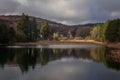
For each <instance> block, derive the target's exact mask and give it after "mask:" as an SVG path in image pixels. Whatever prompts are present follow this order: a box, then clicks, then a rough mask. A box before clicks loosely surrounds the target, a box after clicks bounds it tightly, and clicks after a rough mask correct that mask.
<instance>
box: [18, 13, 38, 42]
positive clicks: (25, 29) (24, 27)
mask: <svg viewBox="0 0 120 80" xmlns="http://www.w3.org/2000/svg"><path fill="white" fill-rule="evenodd" d="M37 37H38V29H37V23H36V20H35V18H29V16H28V15H25V14H23V15H22V16H21V18H20V20H19V22H18V25H17V41H35V40H37Z"/></svg>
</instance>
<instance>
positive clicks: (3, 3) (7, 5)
mask: <svg viewBox="0 0 120 80" xmlns="http://www.w3.org/2000/svg"><path fill="white" fill-rule="evenodd" d="M19 6H20V4H19V3H18V2H16V1H15V0H0V14H13V13H15V12H17V9H18V7H19Z"/></svg>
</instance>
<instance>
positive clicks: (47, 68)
mask: <svg viewBox="0 0 120 80" xmlns="http://www.w3.org/2000/svg"><path fill="white" fill-rule="evenodd" d="M0 80H120V50H117V49H108V48H106V47H104V46H100V45H94V44H80V45H76V44H66V45H62V44H61V45H44V46H42V45H38V46H6V47H4V48H0Z"/></svg>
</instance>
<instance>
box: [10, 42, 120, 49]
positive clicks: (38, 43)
mask: <svg viewBox="0 0 120 80" xmlns="http://www.w3.org/2000/svg"><path fill="white" fill-rule="evenodd" d="M85 43H89V44H98V45H103V46H106V47H109V48H116V49H120V42H114V43H106V42H99V41H95V40H59V41H57V40H41V41H36V42H25V43H14V44H12V45H20V46H25V45H28V46H29V45H50V44H85Z"/></svg>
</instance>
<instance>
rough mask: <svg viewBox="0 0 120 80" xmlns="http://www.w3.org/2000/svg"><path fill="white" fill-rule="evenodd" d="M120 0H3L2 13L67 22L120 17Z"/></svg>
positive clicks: (0, 7) (0, 5) (94, 20)
mask: <svg viewBox="0 0 120 80" xmlns="http://www.w3.org/2000/svg"><path fill="white" fill-rule="evenodd" d="M119 4H120V0H16V1H15V0H2V1H0V14H6V13H8V14H9V13H16V12H17V13H22V12H25V13H27V14H29V15H31V16H37V17H42V18H46V19H49V20H53V21H57V22H62V23H65V24H81V23H89V22H101V21H105V20H107V19H111V18H117V17H120V14H119V13H120V8H119V7H120V5H119Z"/></svg>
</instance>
